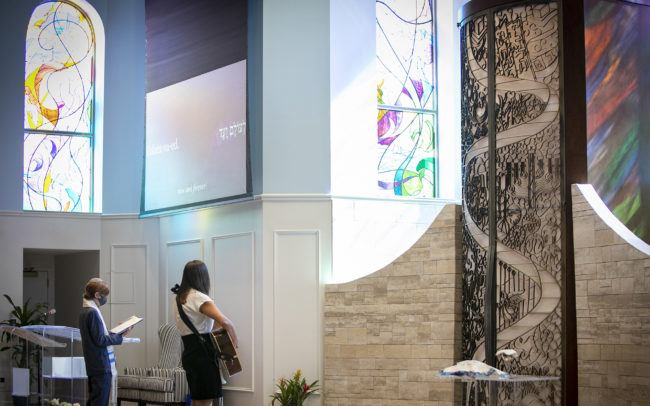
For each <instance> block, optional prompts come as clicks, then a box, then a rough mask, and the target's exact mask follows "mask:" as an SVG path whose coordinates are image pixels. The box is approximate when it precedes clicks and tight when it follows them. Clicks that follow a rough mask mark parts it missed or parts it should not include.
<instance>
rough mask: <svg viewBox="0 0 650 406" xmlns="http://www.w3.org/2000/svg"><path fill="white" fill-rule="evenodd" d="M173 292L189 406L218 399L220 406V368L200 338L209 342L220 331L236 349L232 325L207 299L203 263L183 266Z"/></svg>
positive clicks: (206, 404) (203, 405) (207, 278)
mask: <svg viewBox="0 0 650 406" xmlns="http://www.w3.org/2000/svg"><path fill="white" fill-rule="evenodd" d="M172 292H174V293H176V302H175V303H174V310H173V311H174V317H175V321H176V327H177V328H178V330H179V331H180V333H181V338H182V340H183V355H182V362H183V368H184V369H185V373H186V375H187V382H188V384H189V387H190V398H191V399H192V406H210V405H211V404H212V399H219V404H221V403H222V397H223V392H222V389H221V385H222V383H221V375H220V374H219V366H218V364H217V362H216V360H215V358H214V357H211V356H210V355H209V354H208V353H207V352H206V348H205V347H204V345H203V342H202V339H201V338H203V340H210V339H211V338H210V337H209V334H211V333H212V331H214V330H215V329H218V328H223V329H225V330H226V331H227V332H228V334H230V338H231V339H232V341H233V344H234V345H235V347H237V346H238V344H239V342H238V340H237V333H236V332H235V326H234V325H233V324H232V322H231V321H230V320H229V319H228V318H227V317H226V316H225V315H224V314H223V313H221V311H220V310H219V309H218V308H217V306H215V304H214V301H213V300H212V299H211V298H210V296H208V294H209V292H210V274H209V273H208V267H207V266H206V265H205V263H204V262H203V261H199V260H194V261H190V262H188V263H187V264H185V268H184V269H183V279H182V281H181V284H180V286H179V285H176V286H174V288H173V289H172ZM178 304H180V305H181V307H182V310H183V313H185V314H186V315H187V318H188V319H189V321H190V322H191V323H192V324H193V325H194V327H195V328H196V330H197V331H198V333H199V335H200V336H201V337H199V336H197V335H196V334H194V333H193V332H192V330H191V329H190V327H189V326H188V325H187V324H186V323H185V322H184V321H183V319H182V318H181V315H180V313H179V311H178Z"/></svg>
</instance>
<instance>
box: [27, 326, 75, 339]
mask: <svg viewBox="0 0 650 406" xmlns="http://www.w3.org/2000/svg"><path fill="white" fill-rule="evenodd" d="M22 328H23V329H26V330H29V331H32V332H34V333H36V334H39V335H42V336H51V337H59V338H67V339H70V340H72V341H81V333H80V332H79V329H78V328H75V327H67V326H48V325H36V326H24V327H22Z"/></svg>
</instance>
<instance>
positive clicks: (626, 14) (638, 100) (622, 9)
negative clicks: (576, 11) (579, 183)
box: [585, 0, 650, 242]
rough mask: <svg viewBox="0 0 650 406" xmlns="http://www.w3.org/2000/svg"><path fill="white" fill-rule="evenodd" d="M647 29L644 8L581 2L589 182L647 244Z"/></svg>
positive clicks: (648, 12) (600, 0)
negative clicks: (583, 34)
mask: <svg viewBox="0 0 650 406" xmlns="http://www.w3.org/2000/svg"><path fill="white" fill-rule="evenodd" d="M649 26H650V7H649V6H645V5H640V4H632V3H629V2H612V1H604V0H587V1H585V63H586V65H585V68H586V69H585V71H586V85H587V97H586V99H587V162H588V180H589V183H592V184H593V185H594V188H595V189H596V190H597V191H598V194H599V195H600V197H601V198H602V199H603V201H604V202H605V204H606V205H607V206H608V207H609V209H610V210H611V211H612V212H613V213H614V215H616V217H618V218H619V220H621V222H623V223H624V224H625V225H626V226H627V227H628V228H629V229H630V230H632V231H633V232H634V233H635V234H636V235H637V236H638V237H640V238H642V239H643V240H645V241H646V242H650V214H649V213H650V211H649V210H648V209H647V207H648V197H650V194H649V193H648V192H647V191H648V184H649V183H650V179H649V175H648V174H650V170H649V168H650V166H648V164H647V151H648V150H649V149H648V145H649V144H648V141H647V140H648V139H650V137H649V133H650V118H649V116H648V114H647V112H648V108H649V107H650V96H649V94H650V93H649V92H648V91H649V90H650V75H649V74H648V72H649V71H650V42H648V39H647V37H648V35H647V34H648V33H650V29H648V27H649ZM644 152H646V154H644Z"/></svg>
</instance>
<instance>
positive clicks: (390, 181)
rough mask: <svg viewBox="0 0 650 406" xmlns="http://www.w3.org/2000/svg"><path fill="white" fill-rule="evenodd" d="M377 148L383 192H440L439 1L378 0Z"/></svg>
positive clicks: (379, 178) (413, 194)
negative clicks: (437, 8)
mask: <svg viewBox="0 0 650 406" xmlns="http://www.w3.org/2000/svg"><path fill="white" fill-rule="evenodd" d="M376 13H377V31H376V34H377V38H376V40H377V72H378V77H377V110H378V114H377V148H378V153H377V155H378V165H377V170H378V185H379V189H380V190H381V191H382V194H390V195H397V196H415V197H434V196H435V194H436V176H437V173H436V172H437V171H436V167H437V165H436V128H437V124H436V108H437V107H436V83H435V78H436V72H435V60H436V58H435V47H434V41H435V31H434V27H435V21H434V20H435V2H434V1H433V0H409V1H404V0H378V1H377V2H376Z"/></svg>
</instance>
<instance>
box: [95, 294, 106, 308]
mask: <svg viewBox="0 0 650 406" xmlns="http://www.w3.org/2000/svg"><path fill="white" fill-rule="evenodd" d="M97 300H98V301H99V305H100V306H104V305H105V304H106V302H107V301H108V299H107V298H106V296H100V297H99V299H97Z"/></svg>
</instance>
